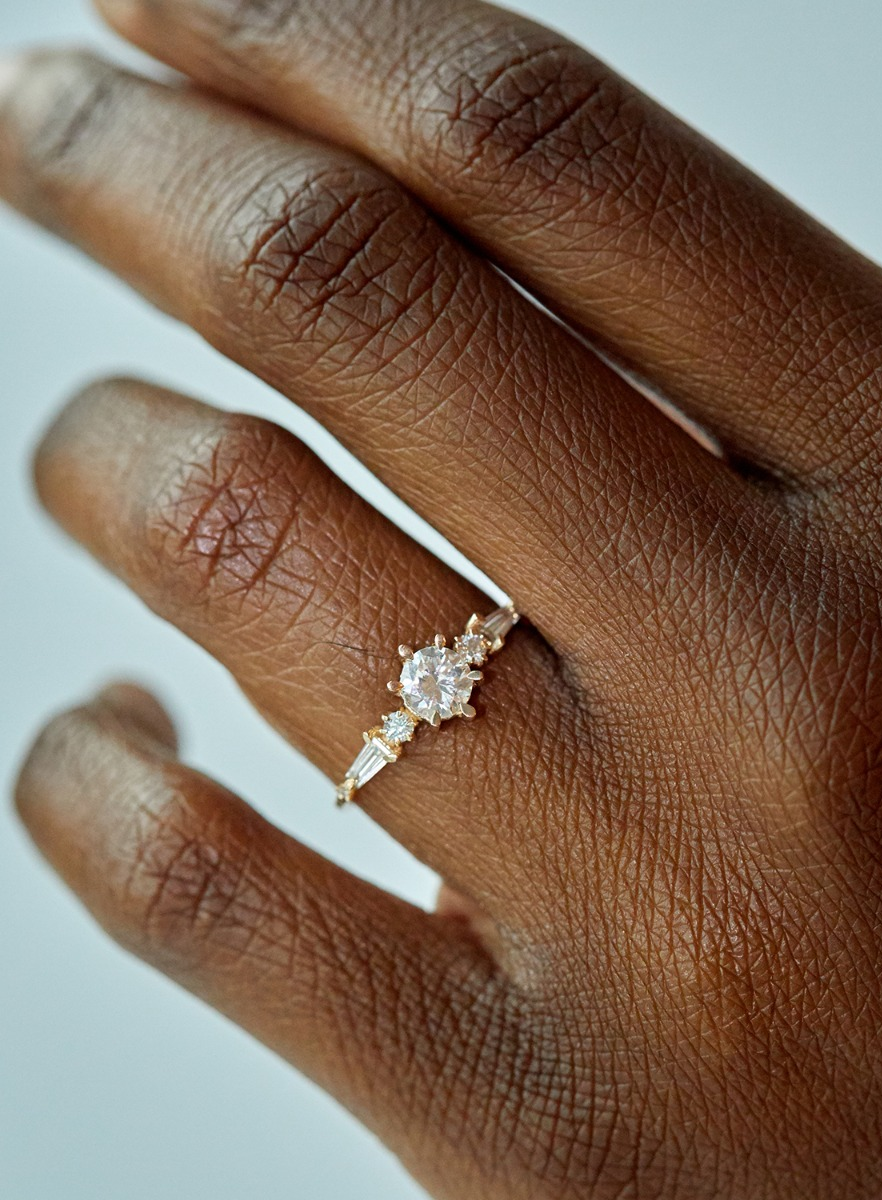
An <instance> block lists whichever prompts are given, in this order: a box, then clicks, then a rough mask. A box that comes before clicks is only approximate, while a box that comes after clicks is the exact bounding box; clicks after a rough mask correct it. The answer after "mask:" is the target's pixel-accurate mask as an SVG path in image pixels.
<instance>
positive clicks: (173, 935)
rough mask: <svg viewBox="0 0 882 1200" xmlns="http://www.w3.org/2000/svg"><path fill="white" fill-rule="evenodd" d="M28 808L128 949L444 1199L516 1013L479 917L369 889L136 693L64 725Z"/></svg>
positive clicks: (37, 769) (34, 824)
mask: <svg viewBox="0 0 882 1200" xmlns="http://www.w3.org/2000/svg"><path fill="white" fill-rule="evenodd" d="M16 799H17V804H18V808H19V812H20V814H21V816H22V818H23V820H24V822H25V824H26V826H27V828H28V830H29V832H30V834H31V836H32V837H33V838H34V840H35V842H36V843H37V845H38V847H39V848H40V850H41V851H42V853H43V854H44V855H45V856H46V858H47V859H48V860H49V861H50V863H51V864H52V865H53V866H54V867H55V869H56V870H57V871H58V872H59V873H60V874H61V876H62V877H63V878H64V879H65V881H66V882H67V883H68V884H69V885H70V887H71V888H72V889H73V890H74V891H75V892H76V893H77V894H78V896H79V897H80V898H81V899H82V901H83V902H84V903H85V904H86V906H87V907H88V908H89V910H90V911H91V912H92V913H93V915H94V916H95V917H96V918H97V919H98V921H99V922H100V923H101V924H102V925H103V926H104V927H105V929H107V931H108V932H109V933H110V934H111V935H112V936H113V937H114V938H116V939H117V941H119V942H121V943H122V944H123V945H124V946H126V947H127V948H128V949H130V950H131V951H133V952H134V953H136V954H137V955H139V956H140V957H141V958H143V959H145V960H147V961H149V962H151V963H152V964H153V965H154V966H156V967H158V968H159V969H161V970H162V971H164V972H165V973H166V974H168V975H170V976H171V977H172V978H174V979H176V980H178V981H179V982H180V983H182V984H183V985H184V986H186V987H187V988H188V989H190V990H191V991H193V992H195V993H196V994H198V995H200V996H201V997H203V998H204V999H206V1000H207V1001H208V1002H209V1003H211V1004H213V1005H214V1006H215V1007H216V1008H218V1009H219V1010H220V1011H222V1012H224V1013H225V1014H226V1015H228V1016H229V1017H231V1018H232V1019H233V1020H234V1021H236V1022H238V1023H239V1024H240V1025H242V1026H243V1027H244V1028H246V1029H247V1030H249V1031H250V1032H251V1033H252V1034H254V1035H255V1036H256V1037H258V1038H259V1039H260V1040H261V1041H263V1042H264V1043H266V1044H267V1045H269V1046H270V1047H272V1048H273V1049H275V1050H276V1051H277V1052H278V1053H280V1054H281V1055H283V1056H284V1057H285V1058H287V1059H288V1060H289V1061H290V1062H291V1063H292V1064H294V1065H295V1066H297V1067H298V1068H300V1069H301V1070H303V1071H304V1072H305V1073H306V1074H308V1075H309V1076H311V1077H312V1078H313V1079H315V1080H316V1082H318V1083H319V1084H320V1085H322V1086H323V1087H324V1088H326V1089H327V1090H328V1091H329V1092H331V1093H332V1094H333V1095H334V1096H336V1097H337V1098H338V1099H339V1100H340V1101H342V1102H343V1103H344V1104H345V1105H346V1106H347V1107H348V1108H349V1109H350V1110H351V1111H353V1112H354V1113H355V1114H356V1115H357V1116H358V1117H360V1118H361V1119H362V1120H363V1121H364V1122H365V1123H366V1124H367V1125H368V1126H370V1127H371V1128H373V1129H374V1130H375V1131H376V1132H377V1133H379V1135H380V1136H381V1137H382V1138H383V1139H384V1140H385V1141H386V1142H387V1143H388V1144H389V1145H390V1147H391V1148H392V1149H393V1150H394V1151H395V1152H396V1153H398V1154H399V1155H400V1156H401V1158H402V1159H403V1160H404V1162H405V1165H406V1166H408V1168H409V1169H410V1170H411V1171H412V1172H413V1173H414V1174H415V1175H417V1176H418V1177H419V1178H421V1180H422V1182H423V1183H425V1184H427V1185H429V1186H435V1187H437V1188H438V1192H439V1193H440V1194H443V1185H442V1186H439V1184H440V1180H438V1179H437V1178H435V1177H434V1168H433V1166H432V1164H433V1163H434V1164H438V1163H439V1162H440V1161H442V1160H443V1159H444V1157H445V1153H446V1154H448V1155H449V1154H450V1152H451V1149H452V1146H453V1145H454V1144H456V1145H457V1147H458V1149H459V1151H460V1153H461V1152H462V1151H463V1150H464V1149H465V1147H464V1146H463V1138H464V1137H465V1138H466V1139H469V1134H468V1132H467V1131H468V1127H469V1124H470V1117H469V1114H470V1113H474V1112H478V1113H489V1112H492V1111H493V1109H494V1107H495V1106H494V1103H493V1100H494V1092H495V1091H496V1090H497V1089H496V1086H495V1084H494V1078H495V1079H496V1080H497V1082H498V1079H499V1067H500V1061H501V1058H502V1056H501V1054H500V1052H499V1046H498V1044H497V1045H494V1043H497V1042H498V1039H499V1037H500V1036H501V1029H502V1027H503V1026H504V1025H505V1024H506V1022H505V1021H504V1020H501V1017H502V1016H503V1010H504V1009H505V1008H506V1007H507V1003H508V1002H507V999H506V996H507V988H506V986H505V984H504V981H503V980H502V977H501V976H500V974H499V973H498V972H497V970H496V968H495V966H494V964H493V962H492V961H491V960H490V959H489V957H488V955H487V953H486V951H485V950H483V949H482V948H481V947H480V945H479V944H478V942H477V940H476V939H475V938H474V937H473V936H472V934H471V933H470V931H469V928H468V926H467V925H465V924H464V923H463V922H462V921H461V920H457V919H453V918H451V917H448V916H444V915H442V914H428V913H424V912H422V911H421V910H418V909H416V908H413V907H412V906H410V905H408V904H406V903H404V902H403V901H400V900H398V899H396V898H393V897H391V896H389V895H387V894H386V893H384V892H382V891H380V890H378V889H377V888H375V887H373V886H372V885H370V884H367V883H365V882H363V881H362V880H359V879H356V878H355V877H354V876H352V875H350V874H348V873H347V872H346V871H344V870H342V869H341V868H339V867H336V866H335V865H333V864H332V863H330V862H328V861H327V860H325V859H323V858H321V857H320V856H319V855H317V854H315V853H314V852H312V851H311V850H308V849H307V848H306V847H304V846H302V845H300V844H299V843H297V842H295V841H293V840H292V839H291V838H289V837H287V836H286V835H284V834H282V833H281V832H280V831H279V830H277V829H275V828H274V827H273V826H271V825H270V824H268V823H267V822H266V821H265V820H264V819H263V818H262V817H260V816H259V815H258V814H257V813H256V812H255V811H254V810H253V809H251V808H250V807H249V806H248V805H246V804H245V803H243V802H242V801H241V800H239V799H237V798H236V797H235V796H233V795H231V794H230V793H229V792H227V791H226V790H225V789H223V788H222V787H221V786H220V785H218V784H217V783H214V782H213V781H211V780H210V779H207V778H206V777H205V776H203V775H200V774H198V773H197V772H195V771H193V770H190V769H189V768H187V767H185V766H183V765H182V764H181V763H180V762H179V760H178V758H177V753H176V744H175V737H174V731H173V729H172V727H171V724H170V721H169V719H168V718H167V717H166V715H165V713H164V712H163V710H162V709H161V708H160V706H159V705H158V703H157V702H156V701H155V700H154V699H153V698H152V697H151V696H149V695H148V694H147V693H146V692H143V691H141V689H139V688H136V687H134V686H132V685H116V686H114V687H112V688H109V689H107V690H106V691H105V692H103V693H102V694H101V695H100V696H99V697H98V698H97V699H96V700H94V701H93V702H92V703H90V704H87V705H85V706H83V707H82V708H79V709H76V710H73V711H71V712H68V713H66V714H64V715H63V716H61V717H58V718H56V720H55V721H53V723H52V724H51V725H50V726H49V727H48V729H47V730H46V731H45V732H44V733H43V734H42V735H41V737H40V738H39V740H38V741H37V744H36V746H35V747H34V749H33V750H32V752H31V754H30V756H29V758H28V761H27V763H26V764H25V766H24V768H23V771H22V774H21V777H20V780H19V784H18V788H17V796H16ZM492 1031H496V1032H495V1033H492ZM498 1090H499V1091H500V1092H503V1094H504V1090H503V1088H502V1086H501V1085H500V1087H499V1089H498ZM481 1092H484V1093H485V1094H484V1095H483V1096H481ZM479 1124H480V1122H473V1125H474V1129H473V1135H474V1138H475V1143H476V1146H477V1142H478V1140H479V1139H480V1138H481V1133H480V1131H479V1130H478V1128H477V1126H478V1125H479ZM469 1140H470V1139H469ZM473 1149H474V1150H475V1159H476V1160H477V1159H478V1158H479V1157H480V1155H479V1154H478V1152H477V1149H476V1147H475V1148H473ZM466 1161H468V1157H467V1158H466ZM461 1170H462V1165H461V1167H460V1171H461ZM461 1178H462V1176H461V1175H460V1179H461Z"/></svg>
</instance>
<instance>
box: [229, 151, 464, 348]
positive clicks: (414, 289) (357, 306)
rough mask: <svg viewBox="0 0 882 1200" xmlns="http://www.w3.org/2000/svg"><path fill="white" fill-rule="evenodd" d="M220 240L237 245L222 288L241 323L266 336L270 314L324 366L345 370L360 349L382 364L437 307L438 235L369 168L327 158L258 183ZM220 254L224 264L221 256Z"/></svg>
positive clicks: (287, 338) (288, 336) (440, 272)
mask: <svg viewBox="0 0 882 1200" xmlns="http://www.w3.org/2000/svg"><path fill="white" fill-rule="evenodd" d="M221 236H222V241H223V244H224V245H225V246H229V245H233V246H234V247H235V248H236V249H235V257H234V260H233V271H232V278H230V272H229V270H228V269H227V268H225V271H224V274H225V279H224V281H223V282H224V284H225V285H226V286H225V288H224V290H225V291H226V292H228V293H229V292H230V291H231V292H232V295H233V298H234V299H233V303H234V304H237V305H243V304H244V308H245V313H244V316H245V320H246V322H248V323H249V324H251V325H254V324H255V322H256V324H257V327H258V329H259V330H260V332H261V334H263V335H265V334H266V331H267V328H268V326H267V316H268V315H272V316H275V317H276V319H277V320H278V322H279V323H280V324H281V325H282V327H283V331H284V337H285V341H286V345H289V346H290V344H291V339H292V338H294V339H295V340H296V344H297V346H298V348H299V349H300V350H303V348H304V347H309V346H310V344H312V345H313V347H314V351H318V352H319V353H320V354H321V355H322V357H323V359H325V360H327V361H328V363H329V365H332V366H336V367H339V366H340V365H341V364H342V365H348V363H349V362H350V361H351V359H352V357H353V356H354V355H357V354H359V353H362V352H364V351H365V350H367V349H368V347H371V348H372V349H373V350H374V351H375V353H376V354H377V355H378V356H383V357H384V358H385V359H387V360H388V358H389V357H391V356H393V355H394V350H395V345H396V342H400V344H402V345H404V344H405V343H406V342H407V341H408V339H409V338H413V337H414V336H419V335H420V333H421V332H422V331H423V329H424V327H425V324H426V323H427V322H430V321H431V319H432V318H431V314H430V311H429V310H430V308H431V309H432V311H433V312H434V311H437V306H438V296H437V294H436V293H437V291H438V290H441V288H442V281H441V280H440V279H439V276H440V275H443V274H444V268H443V264H440V263H439V261H438V256H439V244H440V238H439V235H438V231H437V230H436V229H435V228H434V226H433V225H432V223H431V222H430V220H429V218H428V217H427V216H426V215H425V214H423V213H421V212H420V211H419V210H418V209H417V207H416V205H414V204H413V203H412V202H411V201H409V200H408V198H407V197H406V196H405V194H404V193H403V192H402V191H401V189H400V188H399V187H398V186H397V185H395V184H394V183H391V182H390V181H388V180H386V179H385V178H382V177H380V176H378V175H377V174H376V173H375V172H374V171H372V170H370V169H368V168H361V167H358V166H352V165H351V164H349V163H345V164H340V165H336V164H333V163H331V164H328V163H327V162H325V163H323V164H315V165H314V166H313V167H312V169H310V167H309V166H307V167H306V169H305V171H304V172H303V173H302V174H301V175H300V177H299V178H293V179H291V178H288V179H279V178H275V179H273V180H270V181H268V182H265V183H263V184H261V185H260V186H259V188H258V189H256V191H255V192H254V193H253V194H252V195H251V196H250V197H249V198H248V200H247V202H246V203H245V205H243V206H240V208H239V209H238V210H237V212H236V215H235V217H234V228H233V229H223V230H222V231H221ZM219 258H220V261H222V262H224V263H228V262H229V254H228V253H227V254H226V255H221V256H219ZM448 274H449V275H450V276H451V280H450V284H451V287H453V286H455V282H454V279H453V272H448ZM441 302H442V303H443V298H442V301H441ZM414 317H416V319H417V320H418V322H419V327H418V328H416V329H414V328H413V318H414ZM270 328H271V327H270Z"/></svg>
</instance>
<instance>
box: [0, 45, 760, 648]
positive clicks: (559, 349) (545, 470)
mask: <svg viewBox="0 0 882 1200" xmlns="http://www.w3.org/2000/svg"><path fill="white" fill-rule="evenodd" d="M22 70H23V75H22V81H21V82H20V83H19V84H18V85H16V87H15V88H14V90H13V99H12V100H11V102H10V103H9V105H8V106H7V116H6V119H5V122H3V123H0V190H2V191H3V192H5V194H6V195H7V196H9V197H10V198H11V199H12V200H13V202H15V203H16V204H18V205H19V206H20V207H21V208H22V209H23V210H25V211H27V212H29V213H32V214H35V215H37V216H38V217H40V218H41V219H42V220H44V221H45V222H46V223H48V224H49V225H51V226H53V227H56V228H59V229H61V230H63V232H65V233H66V234H67V235H68V236H70V237H71V238H73V239H74V240H76V241H78V242H79V243H81V244H82V245H84V246H85V247H86V248H87V249H89V250H90V251H91V252H92V253H93V254H95V255H96V256H98V257H99V258H101V259H103V260H104V261H105V262H107V263H108V264H110V265H111V266H112V267H114V268H115V269H116V270H118V271H119V272H121V273H122V274H124V275H125V276H127V277H128V278H129V279H131V280H133V282H135V283H136V284H137V285H138V286H140V287H142V288H143V289H144V290H145V291H146V292H148V294H150V295H151V296H153V297H154V298H156V299H158V300H159V302H160V303H161V304H162V305H163V306H164V307H166V308H167V309H169V310H171V311H173V312H175V313H177V314H178V315H180V316H182V317H183V318H184V319H186V320H188V321H189V322H190V323H191V324H193V325H194V326H195V327H196V328H197V329H199V330H200V331H201V332H203V333H204V334H206V336H208V337H209V338H210V339H211V340H212V341H213V342H214V343H215V344H216V345H217V346H219V347H220V348H221V349H222V350H223V351H224V352H225V353H227V354H229V355H231V356H232V357H235V358H236V359H237V360H238V361H240V362H241V363H242V364H243V365H245V366H246V367H248V368H250V369H251V370H254V371H256V372H258V373H259V374H261V375H262V376H263V377H264V378H265V379H266V380H268V381H269V382H270V383H271V384H273V386H275V387H278V388H280V389H281V390H282V391H285V392H286V393H287V394H288V395H290V396H292V397H294V398H295V399H296V400H298V402H302V403H303V404H304V405H305V406H306V407H308V408H309V410H310V411H311V412H313V413H314V414H315V415H317V416H318V417H319V418H320V419H321V420H322V421H323V422H324V423H325V424H326V425H327V426H328V428H330V429H331V430H332V432H334V433H335V434H337V435H338V436H339V437H341V438H342V439H343V440H344V441H345V442H346V443H347V444H349V445H350V446H352V447H353V448H354V449H355V450H356V451H357V453H358V454H359V455H360V457H361V458H362V459H363V460H364V461H365V462H366V463H367V464H368V465H369V466H370V467H371V468H372V469H373V470H375V471H376V472H377V473H378V474H379V475H380V476H381V477H382V478H384V479H385V480H386V481H387V482H388V483H390V484H391V486H392V487H393V488H394V489H395V490H396V491H397V492H398V493H399V494H400V495H401V496H402V497H403V498H404V499H405V500H407V501H408V502H410V503H411V504H413V505H414V506H415V507H416V508H417V509H418V510H420V511H421V512H422V513H423V514H424V515H425V516H426V517H428V519H429V520H431V521H432V522H433V523H434V524H435V525H436V526H437V527H438V528H439V529H440V530H441V531H442V532H443V533H445V534H447V535H448V536H449V537H451V539H452V540H453V541H454V542H455V543H456V544H457V545H458V546H459V547H460V549H462V550H463V551H464V552H465V553H466V554H467V555H468V556H469V557H470V558H471V559H472V561H474V562H476V563H477V564H478V565H479V566H481V567H482V568H483V569H485V570H486V571H487V572H488V573H489V574H490V575H491V576H492V577H494V578H495V579H496V580H497V582H498V583H500V585H501V586H502V587H504V588H505V589H506V590H507V591H508V592H509V593H510V594H511V595H513V596H514V597H515V598H516V600H517V601H518V603H519V605H521V606H522V607H524V608H525V609H526V611H527V612H528V613H529V615H530V617H531V619H532V620H534V621H535V622H536V623H537V624H538V625H539V627H540V628H541V629H542V630H543V632H544V633H546V634H548V635H550V636H552V637H554V638H556V639H558V640H559V641H560V642H562V643H563V644H564V645H572V644H573V643H574V642H575V641H577V640H578V639H580V638H582V639H590V642H591V644H592V645H593V648H594V652H595V653H599V652H600V647H601V645H603V644H604V643H606V644H608V641H609V639H610V637H618V639H619V642H620V646H621V653H622V655H623V657H630V656H631V654H632V651H633V637H634V628H635V625H637V626H639V625H641V624H643V623H644V622H645V621H646V619H647V614H648V613H649V612H651V611H652V608H653V606H654V603H655V598H651V597H650V595H649V594H648V593H649V592H651V591H652V590H653V589H655V588H657V586H658V581H659V579H660V576H661V573H660V572H659V571H658V570H657V562H658V560H657V559H656V558H655V552H656V549H657V546H656V539H659V540H661V541H662V542H668V543H669V542H671V541H675V542H677V544H678V547H679V543H680V541H681V540H682V539H684V538H685V539H686V541H687V543H688V545H689V546H695V545H699V546H707V545H709V544H710V543H711V542H712V541H713V539H714V537H715V536H716V532H715V531H717V530H718V529H719V527H720V525H721V524H728V523H729V515H728V514H729V512H730V507H731V505H732V503H733V502H734V501H733V489H734V493H735V495H736V496H737V497H738V498H739V502H740V501H741V500H743V502H744V503H745V504H749V505H752V504H753V502H754V497H753V493H752V492H751V493H750V495H749V496H747V495H746V494H745V493H744V492H742V490H741V488H740V486H738V487H736V484H738V485H740V482H741V481H737V480H736V479H735V477H734V476H729V475H728V474H726V473H725V472H724V471H723V469H722V468H721V467H720V466H719V464H718V463H716V462H715V461H713V460H712V459H710V457H709V456H708V455H706V454H705V453H704V452H703V451H702V450H701V449H700V448H699V447H697V446H696V445H695V444H694V443H693V442H692V440H691V439H690V438H688V437H687V436H686V435H685V434H684V433H682V431H680V430H678V429H676V428H675V427H674V426H673V425H672V424H671V422H669V421H666V420H665V419H664V418H663V417H662V416H661V415H660V414H659V413H657V412H656V411H655V410H654V409H652V407H651V406H650V405H647V404H645V402H643V401H642V400H641V399H640V398H639V397H638V396H637V395H636V393H634V392H633V391H632V390H631V389H630V388H629V387H627V386H626V385H625V384H624V383H623V382H622V381H621V380H620V379H618V378H617V377H616V376H615V375H614V374H613V373H612V372H611V371H609V370H608V369H607V368H605V367H602V366H601V365H600V364H599V362H598V361H597V360H596V359H595V358H594V357H593V356H591V355H590V354H589V353H588V351H586V350H585V349H584V348H582V347H581V346H580V345H578V344H577V343H576V342H575V341H574V340H573V339H572V338H571V337H570V335H569V334H567V333H566V331H564V330H563V329H562V328H561V327H559V326H558V325H557V324H556V323H554V322H552V321H551V320H550V319H547V318H546V317H545V316H544V315H542V314H540V313H538V312H537V310H536V309H535V307H534V306H533V305H531V304H530V303H529V302H528V301H526V300H525V299H524V298H523V297H521V296H519V295H518V294H517V293H516V292H515V291H514V290H513V289H512V288H511V287H510V286H509V285H508V283H507V282H506V281H505V280H503V279H502V278H501V277H500V276H499V275H498V273H497V272H495V271H494V270H492V269H491V268H490V267H489V266H487V264H485V263H482V262H481V261H479V260H478V259H476V258H475V257H474V256H473V255H472V254H471V253H470V252H468V251H467V250H466V249H464V248H463V247H462V246H461V245H460V244H459V243H457V242H456V241H455V240H454V239H453V238H452V237H450V236H449V235H448V234H447V233H446V232H444V231H443V230H442V229H441V228H440V227H439V226H437V225H436V224H434V223H433V221H432V220H431V219H430V218H429V217H428V216H427V215H426V214H425V212H424V211H422V210H421V209H419V208H418V207H417V206H416V204H415V203H414V202H413V201H412V200H410V199H409V198H408V197H407V195H406V194H405V193H404V192H403V191H402V190H401V189H399V187H398V186H397V185H395V184H392V183H390V182H389V180H388V178H387V177H385V176H383V175H381V174H380V173H379V172H377V171H376V169H374V168H369V167H367V166H366V165H364V164H363V162H361V160H357V159H355V158H354V157H353V156H352V155H350V154H349V153H348V152H343V151H337V150H332V149H330V148H328V147H322V146H318V145H316V144H315V143H308V142H306V141H304V140H303V139H301V138H298V137H294V136H293V135H292V136H285V135H284V134H283V133H281V132H280V131H279V130H278V128H277V127H274V126H271V125H269V124H267V123H265V122H264V121H262V120H257V119H255V118H252V117H249V116H247V115H245V114H244V113H241V112H239V111H236V110H234V109H232V108H230V107H227V106H225V105H222V104H220V103H219V102H217V103H216V102H213V101H209V100H204V99H203V100H199V99H197V98H195V97H194V96H192V95H187V94H182V93H180V92H176V91H173V90H170V89H166V88H162V87H159V86H157V85H155V84H148V83H147V82H145V81H140V80H137V79H135V78H134V77H132V76H129V75H126V74H123V73H121V72H117V71H114V70H112V69H111V68H109V67H106V66H104V65H102V64H100V63H97V62H96V61H95V60H90V59H88V58H81V57H64V56H61V57H57V56H56V57H52V56H49V57H43V58H41V59H39V60H38V61H36V62H33V63H32V64H31V65H30V66H26V67H24V68H23V69H22ZM71 112H75V113H76V114H77V115H76V117H75V118H71V115H70V114H71ZM59 114H63V115H61V116H59ZM723 513H725V514H726V516H725V518H723V516H722V514H723ZM638 547H639V550H638V549H637V548H638ZM676 552H677V551H675V553H676ZM647 554H648V555H649V558H647ZM650 558H651V559H652V560H653V562H652V563H650V561H649V559H650ZM692 558H693V559H694V556H692ZM601 559H603V560H604V561H603V565H602V567H601V566H600V562H601ZM688 564H689V557H684V559H683V562H682V563H681V565H680V566H679V567H678V576H677V579H676V581H674V580H673V579H670V580H669V582H670V584H671V588H670V591H671V595H670V597H669V598H668V599H669V601H670V603H672V604H677V603H681V599H680V598H682V597H683V596H684V595H686V594H691V595H695V594H697V593H698V592H700V591H701V588H700V586H699V585H698V583H697V581H692V583H691V586H690V587H689V588H688V589H684V586H683V582H684V581H683V578H682V574H680V572H682V571H683V570H684V569H686V570H687V571H688ZM663 586H667V584H664V585H663ZM629 610H630V611H629ZM635 610H636V614H635ZM635 615H636V620H635Z"/></svg>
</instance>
